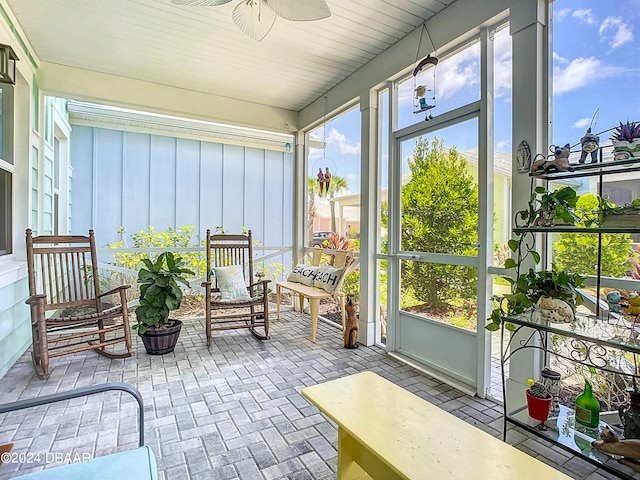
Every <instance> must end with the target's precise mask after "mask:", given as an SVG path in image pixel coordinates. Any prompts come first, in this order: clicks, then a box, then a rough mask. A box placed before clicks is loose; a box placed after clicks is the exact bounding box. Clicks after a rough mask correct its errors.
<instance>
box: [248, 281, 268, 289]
mask: <svg viewBox="0 0 640 480" xmlns="http://www.w3.org/2000/svg"><path fill="white" fill-rule="evenodd" d="M269 282H271V280H269V279H265V280H260V281H259V282H255V283H252V284H251V285H249V286H250V287H257V286H259V285H262V286H265V287H266V286H267V283H269Z"/></svg>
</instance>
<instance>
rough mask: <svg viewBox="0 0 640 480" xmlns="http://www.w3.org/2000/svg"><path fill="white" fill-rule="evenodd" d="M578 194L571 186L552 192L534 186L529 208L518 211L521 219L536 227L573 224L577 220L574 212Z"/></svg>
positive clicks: (577, 217)
mask: <svg viewBox="0 0 640 480" xmlns="http://www.w3.org/2000/svg"><path fill="white" fill-rule="evenodd" d="M578 198H580V197H579V196H578V194H577V193H576V191H575V190H574V189H573V188H571V187H568V186H567V187H562V188H559V189H558V190H555V191H553V192H549V191H547V190H546V189H545V188H544V187H536V188H535V190H534V191H533V193H532V194H531V198H530V200H529V209H528V210H523V211H521V212H518V213H519V214H520V219H521V220H527V221H529V222H533V223H531V225H533V226H536V227H550V226H554V225H558V224H565V225H574V224H575V223H576V221H578V220H579V216H578V215H577V213H576V204H577V203H578Z"/></svg>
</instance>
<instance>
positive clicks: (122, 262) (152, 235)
mask: <svg viewBox="0 0 640 480" xmlns="http://www.w3.org/2000/svg"><path fill="white" fill-rule="evenodd" d="M195 228H196V227H195V226H194V225H185V226H182V227H177V228H175V229H174V228H171V227H169V228H167V229H166V230H156V229H155V227H153V226H149V228H148V229H146V230H139V231H137V232H135V233H133V234H131V236H130V238H131V242H127V241H126V240H119V241H117V242H115V243H111V244H109V245H108V247H109V248H113V249H121V248H129V247H131V248H139V249H140V250H142V251H140V252H123V253H116V254H115V255H114V258H115V262H114V263H115V265H116V266H118V267H121V268H126V269H129V270H137V268H138V266H139V265H140V262H141V261H142V259H143V258H150V259H151V260H153V259H154V258H155V254H149V252H147V251H144V250H146V249H147V248H188V247H194V246H195V247H197V246H198V245H197V244H193V243H191V239H192V237H193V235H194V232H195ZM118 233H119V234H121V235H123V234H124V233H125V229H124V227H120V228H119V230H118ZM182 259H183V261H184V262H185V263H186V264H187V265H188V268H189V269H191V270H193V271H194V272H196V273H195V274H194V275H196V274H197V275H198V276H204V274H205V270H206V258H205V254H204V252H186V253H184V254H183V255H182Z"/></svg>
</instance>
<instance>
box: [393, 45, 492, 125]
mask: <svg viewBox="0 0 640 480" xmlns="http://www.w3.org/2000/svg"><path fill="white" fill-rule="evenodd" d="M420 60H422V59H420ZM419 87H424V88H425V89H426V93H425V94H424V96H423V97H422V98H423V99H424V103H425V104H426V105H427V106H431V105H435V107H434V108H430V109H428V110H423V108H424V107H423V106H422V105H421V102H420V98H419V97H418V95H417V92H416V89H419ZM479 99H480V43H479V42H475V43H474V44H472V45H469V46H468V47H466V48H464V49H463V50H461V51H459V52H457V53H455V54H454V55H451V56H450V57H448V58H440V59H439V62H438V64H437V65H435V66H433V65H428V67H425V68H424V69H423V70H422V71H421V72H420V73H418V74H417V75H416V76H415V77H414V76H413V75H410V76H409V77H408V78H407V79H405V80H403V81H401V82H399V83H398V128H403V127H406V126H408V125H413V124H415V123H418V122H422V121H424V120H425V117H426V116H428V115H433V116H435V115H439V114H441V113H444V112H448V111H450V110H453V109H455V108H458V107H461V106H463V105H466V104H468V103H471V102H475V101H477V100H479ZM414 112H417V113H414Z"/></svg>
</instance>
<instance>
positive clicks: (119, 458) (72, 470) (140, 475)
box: [0, 382, 158, 480]
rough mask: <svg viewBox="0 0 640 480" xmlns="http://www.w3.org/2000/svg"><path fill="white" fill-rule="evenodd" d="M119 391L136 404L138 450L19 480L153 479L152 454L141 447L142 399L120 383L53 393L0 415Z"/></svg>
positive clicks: (6, 407) (1, 407) (3, 410)
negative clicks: (131, 398)
mask: <svg viewBox="0 0 640 480" xmlns="http://www.w3.org/2000/svg"><path fill="white" fill-rule="evenodd" d="M112 390H120V391H123V392H127V393H129V394H130V395H132V396H133V397H134V398H135V399H136V401H137V402H138V428H139V441H138V448H136V449H135V450H126V451H123V452H117V453H112V454H110V455H105V456H104V457H97V458H92V459H91V460H90V461H87V462H77V463H69V464H66V465H62V466H58V467H53V468H47V469H45V470H41V471H39V472H34V473H29V474H27V475H23V476H21V477H15V478H16V479H21V480H76V479H77V480H116V479H121V478H122V479H125V478H126V479H127V480H157V479H158V469H157V467H156V459H155V457H154V455H153V451H152V450H151V449H150V448H149V447H146V446H145V445H144V409H143V404H142V396H141V395H140V392H139V391H138V390H137V389H136V388H134V387H133V386H131V385H129V384H126V383H122V382H110V383H104V384H102V385H93V386H91V387H84V388H78V389H76V390H71V391H69V392H61V393H54V394H52V395H46V396H43V397H39V398H34V399H29V400H20V401H18V402H12V403H6V404H3V405H0V414H2V413H8V412H14V411H16V410H22V409H25V408H30V407H36V406H39V405H48V404H50V403H54V402H60V401H63V400H69V399H72V398H78V397H85V396H87V395H93V394H96V393H102V392H107V391H112Z"/></svg>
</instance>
